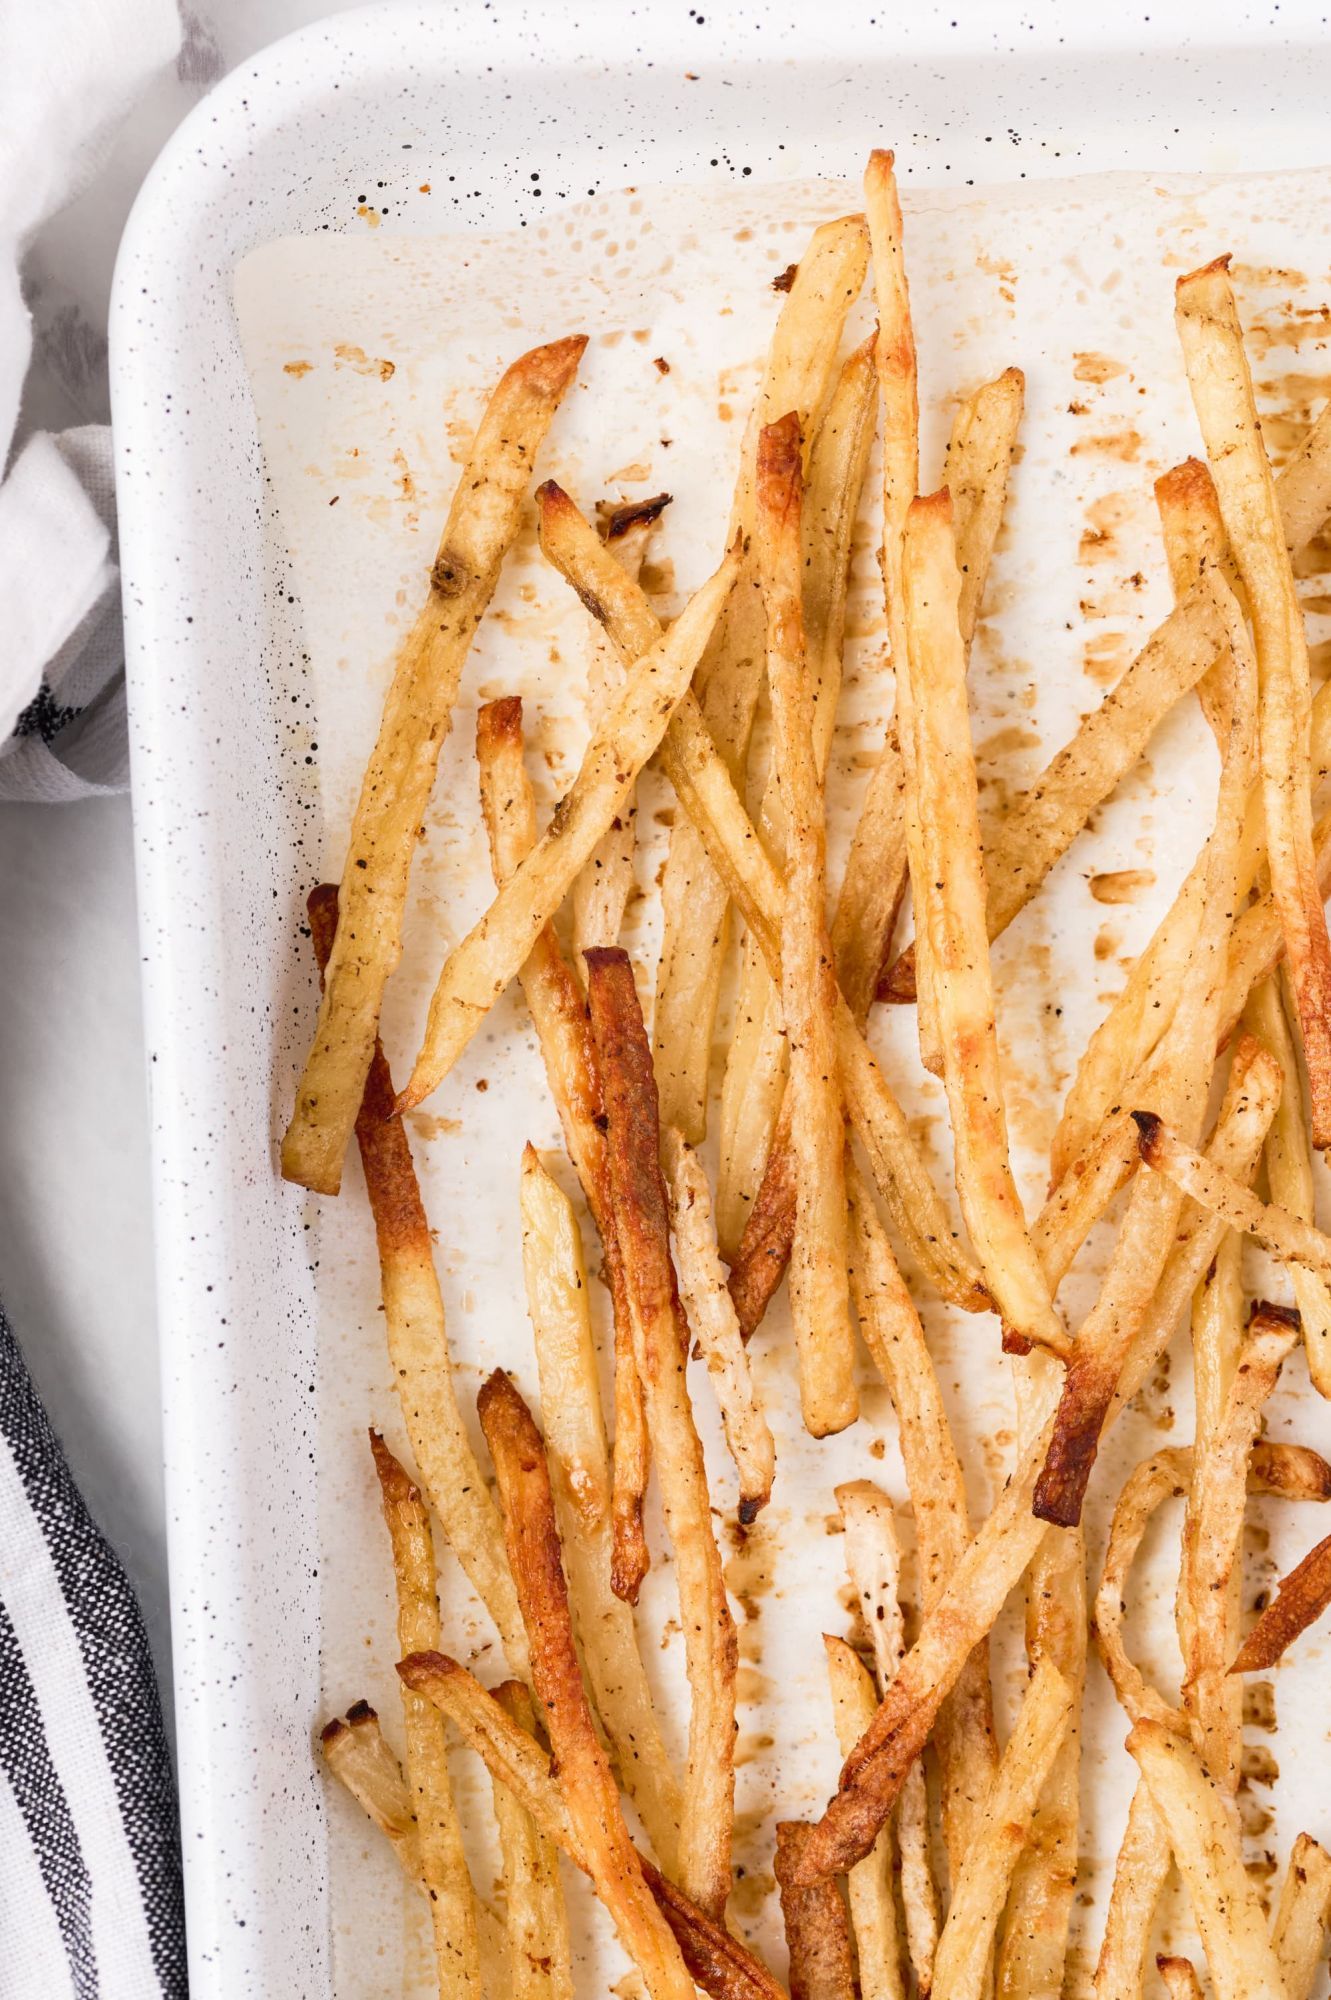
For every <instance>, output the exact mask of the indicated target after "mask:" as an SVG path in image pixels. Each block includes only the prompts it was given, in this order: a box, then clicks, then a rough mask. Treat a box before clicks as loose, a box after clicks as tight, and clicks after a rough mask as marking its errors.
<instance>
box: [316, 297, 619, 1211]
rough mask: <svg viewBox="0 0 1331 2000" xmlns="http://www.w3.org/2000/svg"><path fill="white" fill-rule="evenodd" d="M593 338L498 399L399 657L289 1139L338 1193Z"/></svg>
mask: <svg viewBox="0 0 1331 2000" xmlns="http://www.w3.org/2000/svg"><path fill="white" fill-rule="evenodd" d="M586 345H587V341H586V336H585V335H583V334H577V335H575V336H574V337H573V338H572V339H569V340H558V341H555V342H553V343H552V344H551V345H550V346H549V347H537V348H533V349H532V351H531V353H530V354H524V355H523V356H522V357H521V359H520V360H518V361H515V362H514V363H513V365H512V367H511V368H510V369H509V370H508V372H507V373H506V374H505V375H504V376H503V377H502V379H501V380H500V382H499V385H498V387H497V388H496V389H495V391H494V394H493V395H492V396H491V398H490V401H489V404H488V406H487V408H486V411H485V414H484V415H483V417H482V418H481V422H480V426H479V428H478V430H477V432H476V436H475V439H474V441H473V443H472V448H471V452H470V455H469V457H468V460H467V463H466V465H465V466H464V467H463V470H462V475H461V477H460V478H459V480H458V483H457V486H456V487H455V489H454V492H453V500H452V504H451V505H450V507H449V511H448V519H447V521H446V522H445V524H444V532H443V535H442V538H441V540H440V543H439V549H438V553H437V554H436V556H435V560H434V566H433V568H432V569H431V571H430V595H429V598H428V599H427V601H426V604H425V607H424V609H423V610H422V611H421V612H420V614H419V616H418V617H417V619H416V622H415V624H414V625H413V626H412V629H411V632H410V634H409V636H408V638H407V640H406V643H405V644H404V646H403V648H402V651H401V653H400V654H399V656H398V662H397V667H396V669H395V671H394V674H393V679H392V682H391V684H390V686H389V689H388V693H387V695H386V696H385V698H384V710H383V718H382V720H381V722H380V724H379V737H378V741H377V742H376V744H375V746H374V750H373V752H372V753H371V756H370V761H369V764H368V766H367V767H366V772H365V778H364V781H363V783H362V785H361V793H360V799H359V802H358V803H357V806H356V813H355V817H354V819H353V820H352V823H351V839H350V842H349V844H348V848H347V859H346V865H345V867H344V869H343V873H342V884H341V896H342V913H343V918H344V921H343V923H342V924H341V926H340V927H339V930H338V934H337V938H336V940H335V942H334V945H333V952H332V956H331V958H330V960H329V963H328V971H327V977H326V979H325V982H324V990H323V997H322V999H321V1000H320V1003H319V1018H318V1020H317V1021H316V1022H315V1026H314V1034H313V1036H312V1038H311V1042H310V1052H309V1054H308V1056H307V1057H306V1059H305V1068H304V1072H303V1074H302V1076H301V1080H300V1084H299V1086H298V1088H297V1091H296V1104H295V1109H294V1111H293V1112H292V1114H291V1123H290V1124H289V1125H288V1127H287V1130H286V1136H285V1137H284V1139H283V1141H282V1173H283V1175H284V1177H285V1178H286V1179H287V1180H291V1181H299V1182H301V1183H302V1184H303V1185H304V1186H305V1187H309V1188H314V1189H315V1190H316V1191H317V1192H318V1193H320V1194H336V1193H337V1191H338V1189H339V1187H340V1186H341V1184H342V1161H343V1158H344V1156H345V1153H346V1150H347V1141H348V1139H349V1138H350V1137H351V1128H352V1126H353V1125H354V1124H355V1122H356V1114H357V1112H358V1111H359V1109H360V1102H361V1096H362V1094H363V1092H364V1089H365V1078H366V1074H367V1072H368V1070H369V1067H370V1059H371V1057H372V1055H373V1053H374V1044H375V1037H376V1036H377V1034H378V1032H379V1010H380V1008H381V1006H382V1004H383V996H384V988H385V987H386V985H387V984H388V981H389V979H390V977H391V976H392V974H393V972H394V970H395V969H396V966H397V962H398V959H399V958H400V957H401V953H402V915H403V910H404V908H405V906H406V900H407V881H408V876H409V874H410V870H411V863H412V857H413V856H414V854H415V852H416V845H417V836H418V834H419V832H420V827H421V822H422V820H423V819H424V817H425V808H426V805H427V804H428V802H429V797H430V792H431V789H432V787H433V785H434V775H435V769H436V766H437V764H438V761H439V752H440V749H441V748H442V746H443V742H444V738H445V737H446V735H447V734H448V724H449V718H450V716H451V714H452V709H453V704H454V702H455V700H456V699H457V692H458V685H459V683H460V681H461V678H462V669H463V666H464V664H465V662H466V658H467V654H468V651H469V650H470V647H471V642H472V638H473V637H474V635H475V632H476V627H477V626H478V625H479V624H480V621H481V618H482V617H483V615H484V613H485V608H486V606H487V605H488V604H489V602H490V598H491V595H492V594H493V591H494V587H495V584H496V582H497V581H498V577H499V570H500V565H501V564H502V562H503V560H504V556H505V554H506V553H507V551H508V548H509V546H510V544H511V543H512V540H513V537H514V535H515V534H516V533H517V529H518V521H519V517H520V512H521V507H522V499H523V495H524V494H525V493H526V490H527V484H528V481H529V480H530V478H531V470H532V466H533V464H534V462H535V459H536V454H537V452H538V451H539V449H540V446H541V442H542V440H543V438H544V437H545V433H546V431H547V430H548V428H549V426H550V421H551V419H552V418H553V416H554V414H555V411H556V410H557V409H558V408H559V404H560V401H561V399H562V397H563V395H564V392H565V390H566V389H567V388H568V386H569V384H570V382H571V381H572V380H573V377H574V375H575V374H576V373H577V368H578V363H579V361H580V360H581V358H582V351H583V349H584V347H585V346H586Z"/></svg>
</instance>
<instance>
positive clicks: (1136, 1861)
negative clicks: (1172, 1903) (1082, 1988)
mask: <svg viewBox="0 0 1331 2000" xmlns="http://www.w3.org/2000/svg"><path fill="white" fill-rule="evenodd" d="M1168 1875H1169V1840H1168V1837H1167V1835H1166V1833H1165V1829H1164V1824H1163V1822H1162V1821H1161V1818H1160V1815H1159V1813H1158V1812H1157V1811H1156V1809H1155V1806H1154V1805H1153V1804H1152V1802H1151V1793H1150V1788H1149V1786H1148V1785H1147V1783H1146V1780H1145V1778H1143V1777H1140V1776H1139V1777H1138V1779H1137V1784H1136V1789H1135V1790H1134V1792H1133V1794H1132V1804H1131V1805H1130V1806H1129V1808H1128V1823H1127V1826H1126V1827H1125V1829H1124V1833H1123V1840H1122V1843H1121V1845H1120V1847H1119V1850H1118V1858H1117V1859H1116V1861H1115V1863H1114V1882H1113V1887H1112V1888H1111V1890H1110V1892H1109V1908H1108V1909H1107V1910H1106V1912H1105V1929H1104V1936H1103V1937H1102V1939H1101V1940H1100V1956H1099V1958H1098V1959H1097V1961H1096V1966H1095V1976H1094V1978H1093V1979H1092V1981H1091V1990H1092V1992H1093V1993H1094V1994H1095V2000H1141V1995H1142V1989H1143V1981H1144V1980H1145V1977H1146V1954H1147V1951H1148V1949H1149V1948H1150V1943H1151V1931H1152V1929H1153V1927H1154V1924H1155V1911H1156V1905H1157V1903H1158V1902H1159V1901H1160V1892H1161V1890H1162V1889H1163V1888H1164V1886H1165V1882H1166V1880H1167V1878H1168Z"/></svg>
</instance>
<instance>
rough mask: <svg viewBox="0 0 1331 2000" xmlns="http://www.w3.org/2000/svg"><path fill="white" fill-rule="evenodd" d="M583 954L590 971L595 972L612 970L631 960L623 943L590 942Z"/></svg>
mask: <svg viewBox="0 0 1331 2000" xmlns="http://www.w3.org/2000/svg"><path fill="white" fill-rule="evenodd" d="M582 956H583V962H584V963H585V965H586V967H587V970H588V972H590V973H593V974H594V973H598V972H610V971H612V970H614V969H617V968H618V967H619V966H622V965H627V964H628V962H629V955H628V953H627V952H626V951H625V949H624V947H623V945H622V944H589V945H588V947H587V949H586V951H584V952H583V954H582Z"/></svg>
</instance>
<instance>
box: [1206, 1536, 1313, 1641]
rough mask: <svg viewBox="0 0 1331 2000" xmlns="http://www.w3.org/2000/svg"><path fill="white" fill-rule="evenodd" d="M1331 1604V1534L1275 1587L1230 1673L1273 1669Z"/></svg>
mask: <svg viewBox="0 0 1331 2000" xmlns="http://www.w3.org/2000/svg"><path fill="white" fill-rule="evenodd" d="M1328 1604H1331V1535H1328V1536H1327V1537H1326V1538H1325V1540H1323V1541H1320V1542H1318V1544H1317V1546H1316V1548H1314V1549H1310V1550H1309V1551H1308V1554H1307V1555H1306V1556H1305V1557H1304V1558H1303V1561H1302V1562H1301V1563H1299V1564H1298V1565H1297V1566H1296V1567H1295V1568H1294V1569H1292V1570H1291V1571H1290V1573H1289V1575H1288V1576H1286V1577H1282V1578H1281V1580H1280V1583H1279V1585H1278V1586H1277V1592H1276V1597H1275V1600H1274V1602H1273V1603H1271V1604H1268V1605H1267V1607H1266V1609H1265V1611H1264V1612H1263V1613H1262V1615H1261V1617H1260V1618H1259V1619H1258V1620H1257V1623H1256V1624H1255V1625H1254V1626H1253V1628H1252V1630H1251V1632H1249V1634H1248V1636H1247V1638H1246V1639H1245V1640H1244V1642H1243V1644H1242V1646H1240V1648H1239V1651H1238V1654H1237V1657H1236V1658H1235V1661H1234V1664H1233V1666H1232V1667H1231V1668H1230V1670H1229V1671H1230V1672H1231V1673H1232V1674H1252V1673H1257V1672H1259V1671H1260V1670H1261V1669H1263V1668H1265V1667H1273V1666H1274V1665H1275V1663H1276V1661H1277V1660H1278V1659H1279V1658H1280V1656H1281V1655H1282V1653H1284V1652H1285V1650H1286V1648H1287V1647H1289V1646H1292V1645H1293V1643H1294V1641H1295V1640H1296V1639H1297V1638H1298V1636H1299V1634H1300V1633H1301V1632H1306V1631H1307V1629H1308V1627H1309V1626H1310V1625H1311V1624H1313V1623H1314V1621H1315V1620H1316V1619H1318V1618H1320V1617H1321V1615H1322V1613H1323V1612H1324V1611H1325V1610H1326V1607H1327V1605H1328Z"/></svg>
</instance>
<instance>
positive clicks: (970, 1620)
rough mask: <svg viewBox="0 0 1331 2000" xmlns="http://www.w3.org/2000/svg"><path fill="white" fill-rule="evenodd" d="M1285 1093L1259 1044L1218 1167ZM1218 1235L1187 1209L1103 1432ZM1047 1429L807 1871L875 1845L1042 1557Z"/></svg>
mask: <svg viewBox="0 0 1331 2000" xmlns="http://www.w3.org/2000/svg"><path fill="white" fill-rule="evenodd" d="M1279 1093H1280V1071H1279V1068H1278V1066H1277V1064H1276V1063H1275V1061H1274V1059H1273V1058H1272V1057H1270V1056H1268V1055H1267V1054H1266V1053H1265V1051H1263V1050H1260V1049H1256V1050H1254V1051H1253V1052H1252V1054H1251V1059H1250V1060H1249V1061H1248V1062H1247V1063H1246V1064H1245V1065H1244V1067H1243V1069H1242V1072H1241V1073H1240V1074H1238V1075H1236V1074H1235V1073H1234V1072H1233V1071H1232V1072H1231V1076H1230V1081H1229V1086H1228V1088H1227V1090H1226V1093H1225V1099H1224V1102H1223V1103H1222V1105H1221V1108H1220V1113H1219V1116H1218V1117H1217V1119H1216V1124H1215V1130H1214V1132H1213V1133H1212V1136H1211V1142H1210V1146H1209V1148H1208V1153H1209V1156H1210V1158H1211V1159H1212V1161H1213V1163H1215V1164H1217V1165H1220V1166H1221V1167H1223V1168H1224V1169H1225V1170H1226V1171H1227V1172H1229V1173H1231V1174H1233V1175H1235V1176H1239V1175H1245V1176H1246V1175H1250V1174H1251V1173H1252V1172H1253V1169H1254V1168H1255V1166H1256V1163H1257V1159H1258V1156H1259V1154H1260V1152H1261V1148H1262V1143H1263V1141H1264V1139H1265V1137H1266V1132H1267V1128H1268V1127H1269V1125H1270V1123H1271V1119H1272V1117H1273V1115H1274V1113H1275V1107H1276V1103H1277V1100H1278V1097H1279ZM1222 1233H1223V1225H1222V1224H1221V1223H1218V1222H1217V1221H1216V1220H1215V1218H1214V1217H1212V1216H1210V1215H1208V1214H1207V1213H1206V1212H1205V1211H1204V1210H1199V1209H1197V1208H1195V1207H1194V1206H1192V1205H1189V1206H1188V1207H1186V1208H1185V1209H1184V1211H1183V1215H1182V1217H1181V1220H1180V1223H1179V1226H1178V1231H1177V1237H1176V1240H1175V1242H1174V1247H1173V1250H1172V1252H1171V1254H1170V1256H1169V1258H1168V1261H1167V1262H1166V1264H1165V1267H1164V1271H1163V1274H1162V1275H1161V1277H1160V1279H1159V1283H1158V1285H1157V1286H1156V1287H1155V1288H1154V1294H1153V1298H1152V1300H1151V1302H1150V1304H1149V1307H1148V1309H1147V1310H1146V1311H1145V1313H1144V1314H1143V1315H1142V1316H1141V1318H1140V1319H1139V1321H1138V1330H1137V1333H1136V1337H1135V1338H1134V1340H1133V1342H1132V1345H1131V1347H1130V1349H1129V1352H1128V1358H1127V1361H1126V1363H1125V1364H1124V1367H1123V1370H1122V1373H1121V1374H1120V1376H1119V1378H1118V1382H1117V1384H1116V1386H1115V1390H1114V1393H1113V1396H1112V1397H1111V1400H1110V1404H1109V1412H1108V1415H1107V1417H1106V1429H1108V1427H1109V1426H1111V1425H1112V1424H1113V1423H1114V1422H1115V1421H1116V1419H1117V1417H1118V1416H1119V1414H1120V1412H1121V1411H1122V1410H1123V1409H1124V1407H1125V1406H1126V1405H1127V1403H1128V1402H1129V1401H1130V1400H1131V1398H1132V1397H1133V1396H1135V1395H1136V1393H1137V1391H1138V1390H1139V1389H1140V1388H1141V1386H1142V1384H1143V1383H1144V1382H1145V1381H1147V1380H1148V1378H1149V1376H1150V1374H1151V1372H1152V1370H1153V1369H1154V1368H1155V1367H1156V1365H1157V1363H1158V1361H1159V1358H1160V1356H1161V1355H1162V1354H1163V1353H1164V1351H1165V1348H1166V1347H1167V1346H1168V1344H1169V1341H1170V1338H1171V1337H1172V1335H1173V1332H1174V1328H1175V1326H1176V1325H1177V1323H1178V1319H1179V1315H1180V1314H1181V1313H1182V1312H1183V1310H1184V1308H1185V1306H1186V1305H1187V1303H1188V1301H1189V1300H1190V1299H1191V1297H1192V1295H1193V1293H1194V1291H1195V1290H1196V1288H1197V1286H1198V1284H1199V1283H1200V1282H1201V1279H1202V1276H1203V1274H1204V1273H1205V1271H1206V1269H1207V1266H1208V1265H1209V1264H1210V1262H1211V1259H1212V1257H1213V1256H1214V1255H1215V1253H1216V1250H1217V1248H1218V1246H1219V1242H1220V1238H1221V1235H1222ZM1032 1428H1034V1424H1032ZM1052 1428H1053V1424H1052V1417H1051V1419H1050V1421H1049V1422H1047V1423H1046V1424H1045V1426H1044V1428H1043V1430H1042V1431H1041V1433H1040V1436H1039V1437H1038V1438H1037V1439H1036V1441H1035V1442H1034V1444H1032V1445H1031V1446H1030V1447H1029V1448H1028V1450H1027V1451H1026V1452H1025V1453H1024V1454H1022V1455H1021V1457H1020V1458H1019V1461H1018V1464H1017V1466H1016V1468H1015V1470H1014V1472H1013V1474H1012V1476H1011V1478H1010V1479H1009V1481H1008V1483H1007V1485H1006V1487H1005V1488H1004V1489H1003V1492H1002V1493H1001V1494H1000V1496H999V1499H998V1502H997V1504H996V1505H995V1507H994V1509H993V1511H992V1512H991V1513H990V1515H989V1516H988V1518H987V1520H986V1521H985V1522H984V1525H983V1526H982V1527H981V1528H980V1529H979V1530H978V1531H977V1532H976V1533H975V1535H974V1536H973V1537H972V1538H971V1540H970V1542H969V1543H968V1544H967V1546H966V1548H965V1550H964V1551H963V1553H962V1555H961V1556H960V1558H959V1560H958V1561H957V1562H956V1563H955V1564H954V1565H953V1567H952V1569H951V1572H950V1574H949V1575H948V1578H947V1582H946V1585H945V1587H944V1589H943V1590H942V1591H941V1593H940V1594H939V1596H938V1597H937V1599H936V1600H935V1601H934V1603H933V1604H932V1606H931V1607H930V1608H929V1609H927V1610H926V1612H925V1615H924V1619H923V1621H922V1623H921V1628H920V1632H919V1635H918V1636H917V1638H916V1641H915V1644H914V1645H913V1646H912V1648H911V1650H910V1652H909V1653H907V1655H906V1658H905V1659H904V1660H903V1662H902V1666H901V1672H900V1673H899V1674H898V1676H897V1678H896V1680H895V1682H894V1683H893V1685H892V1687H891V1688H890V1689H889V1690H888V1693H887V1695H886V1697H885V1698H884V1700H883V1702H882V1703H881V1704H880V1706H879V1709H878V1713H877V1714H876V1716H875V1717H874V1720H873V1723H872V1725H871V1726H870V1728H869V1729H868V1730H867V1731H866V1732H865V1734H864V1736H863V1738H862V1739H861V1741H860V1742H859V1743H858V1744H857V1745H856V1748H855V1751H854V1753H853V1755H852V1756H851V1757H850V1758H848V1759H847V1761H846V1765H845V1768H844V1770H843V1772H842V1777H841V1788H840V1790H839V1791H838V1793H837V1794H836V1796H835V1798H833V1799H832V1800H830V1801H829V1803H828V1806H827V1809H826V1811H825V1812H824V1814H823V1817H822V1819H821V1820H820V1821H819V1823H818V1825H817V1827H816V1828H815V1829H814V1834H815V1836H816V1840H817V1845H816V1846H815V1845H813V1844H812V1843H811V1845H810V1849H809V1853H808V1854H807V1855H806V1856H805V1857H803V1860H802V1862H801V1864H800V1865H801V1866H802V1867H805V1868H807V1869H808V1870H809V1871H810V1873H823V1874H836V1873H839V1872H841V1871H842V1870H844V1869H846V1868H848V1867H850V1866H852V1865H853V1863H854V1862H856V1861H858V1860H859V1859H860V1858H861V1856H862V1855H864V1854H866V1853H867V1852H868V1850H869V1848H870V1847H871V1846H872V1844H873V1841H874V1839H875V1837H876V1835H877V1833H878V1829H879V1828H880V1827H881V1826H882V1824H883V1822H884V1821H885V1819H886V1818H887V1815H888V1813H889V1812H890V1811H891V1809H892V1806H893V1803H894V1801H895V1799H896V1796H897V1793H898V1792H899V1790H900V1787H901V1782H902V1779H903V1777H904V1774H905V1772H906V1771H907V1770H908V1769H909V1767H910V1765H911V1764H912V1763H913V1762H914V1760H915V1758H916V1757H917V1756H918V1755H919V1753H920V1750H921V1749H922V1748H923V1746H924V1744H925V1742H926V1741H927V1740H928V1736H929V1732H930V1729H931V1728H932V1726H933V1722H934V1718H935V1717H936V1715H937V1714H938V1710H939V1707H940V1706H941V1704H942V1702H943V1700H944V1699H945V1697H946V1696H947V1695H948V1693H949V1692H950V1691H951V1689H952V1687H953V1686H954V1684H955V1683H956V1681H957V1678H958V1675H959V1674H960V1672H961V1670H962V1667H963V1665H964V1664H965V1662H966V1660H967V1658H968V1657H969V1655H970V1654H971V1652H972V1651H973V1649H974V1648H975V1647H976V1646H977V1645H978V1644H979V1642H980V1641H981V1639H983V1638H984V1637H985V1636H986V1634H987V1633H989V1632H990V1631H991V1630H992V1628H993V1624H994V1620H995V1619H996V1618H997V1616H998V1614H999V1612H1000V1611H1001V1609H1002V1607H1003V1604H1004V1602H1005V1600H1006V1598H1007V1595H1008V1592H1009V1591H1010V1590H1011V1589H1012V1587H1013V1585H1014V1584H1015V1583H1016V1582H1017V1580H1018V1578H1019V1577H1020V1576H1021V1575H1022V1574H1023V1572H1024V1570H1025V1568H1026V1566H1027V1564H1028V1563H1029V1561H1030V1559H1031V1557H1032V1555H1033V1554H1034V1553H1035V1550H1036V1548H1037V1546H1038V1545H1039V1541H1040V1538H1041V1534H1042V1529H1041V1524H1040V1523H1039V1521H1038V1520H1036V1519H1035V1518H1034V1517H1033V1516H1032V1514H1031V1501H1032V1496H1033V1492H1034V1487H1035V1482H1036V1479H1037V1477H1038V1475H1039V1471H1040V1467H1041V1464H1042V1462H1043V1459H1044V1456H1045V1453H1046V1451H1047V1449H1048V1443H1049V1438H1050V1435H1051V1433H1052Z"/></svg>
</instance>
